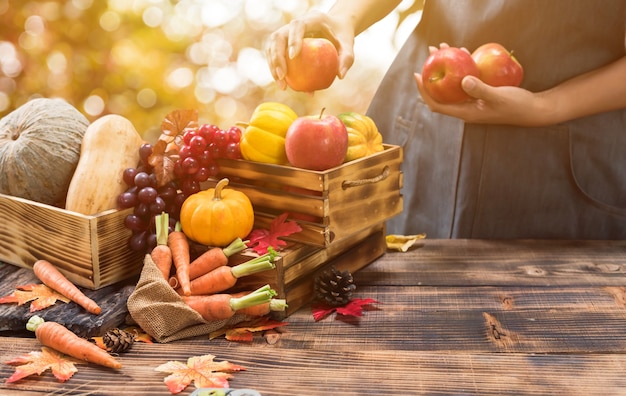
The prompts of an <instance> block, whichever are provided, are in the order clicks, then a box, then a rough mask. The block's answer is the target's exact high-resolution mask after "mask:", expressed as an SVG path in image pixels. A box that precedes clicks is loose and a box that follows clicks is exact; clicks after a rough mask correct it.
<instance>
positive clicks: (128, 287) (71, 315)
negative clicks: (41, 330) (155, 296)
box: [0, 263, 137, 338]
mask: <svg viewBox="0 0 626 396" xmlns="http://www.w3.org/2000/svg"><path fill="white" fill-rule="evenodd" d="M136 281H137V279H131V280H129V281H127V282H124V283H120V284H116V285H111V286H107V287H104V288H102V289H99V290H89V289H86V288H82V287H79V289H81V290H82V291H83V293H85V295H87V296H88V297H89V298H91V299H92V300H94V301H95V302H96V303H98V305H100V307H101V308H102V313H101V314H100V315H93V314H90V313H88V312H87V311H85V309H84V308H82V307H81V306H79V305H78V304H76V303H74V302H69V303H67V304H66V303H64V302H62V301H57V302H56V304H54V305H53V306H51V307H48V308H46V309H43V310H41V311H36V312H30V302H28V303H26V304H23V305H17V304H15V303H14V304H0V336H1V335H19V336H33V334H32V333H31V332H29V331H28V330H26V322H28V319H29V318H30V317H31V316H32V315H35V314H37V315H39V316H41V317H42V318H43V319H44V320H47V321H55V322H58V323H61V324H63V325H65V326H66V327H67V328H68V329H70V330H72V331H73V332H74V333H76V334H78V335H79V336H82V337H85V338H90V337H95V336H101V335H103V334H104V333H106V332H107V331H108V330H110V329H112V328H115V327H120V326H123V325H124V322H125V319H126V316H127V315H128V310H127V308H126V301H127V300H128V297H129V296H130V294H131V293H132V292H133V290H134V288H135V284H136ZM30 283H41V281H39V280H38V279H37V278H36V277H35V274H34V273H33V271H32V270H31V269H27V268H21V267H17V266H14V265H10V264H5V263H0V296H8V295H10V294H11V293H13V291H15V288H16V287H17V286H22V285H27V284H30Z"/></svg>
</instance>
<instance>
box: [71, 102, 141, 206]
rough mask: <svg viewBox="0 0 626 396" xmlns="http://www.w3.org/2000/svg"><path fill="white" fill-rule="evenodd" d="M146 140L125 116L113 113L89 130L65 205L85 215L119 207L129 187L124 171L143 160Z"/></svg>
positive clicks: (84, 138) (84, 139)
mask: <svg viewBox="0 0 626 396" xmlns="http://www.w3.org/2000/svg"><path fill="white" fill-rule="evenodd" d="M142 143H143V139H142V138H141V136H140V135H139V133H137V130H136V129H135V127H134V126H133V124H132V123H131V122H130V121H129V120H128V119H127V118H125V117H122V116H120V115H116V114H109V115H105V116H103V117H100V118H99V119H97V120H96V121H94V122H93V123H91V124H90V125H89V126H88V127H87V130H86V131H85V136H84V137H83V141H82V144H81V148H80V158H79V160H78V165H77V166H76V170H75V171H74V175H73V177H72V180H71V181H70V186H69V189H68V192H67V198H66V201H65V208H66V209H67V210H71V211H73V212H78V213H82V214H85V215H93V214H96V213H100V212H102V211H105V210H109V209H115V207H116V206H117V197H118V195H120V194H121V193H123V192H124V191H126V189H127V186H126V184H125V183H124V179H123V177H122V174H123V172H124V169H126V168H134V167H136V166H137V164H138V163H139V147H140V146H141V144H142Z"/></svg>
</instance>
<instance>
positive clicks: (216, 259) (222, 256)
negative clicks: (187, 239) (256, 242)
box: [189, 238, 247, 280]
mask: <svg viewBox="0 0 626 396" xmlns="http://www.w3.org/2000/svg"><path fill="white" fill-rule="evenodd" d="M246 247H247V246H246V242H245V241H242V240H241V238H237V239H235V240H234V241H232V242H231V243H230V245H228V246H226V247H225V248H219V247H214V248H211V249H209V250H207V251H206V252H204V253H202V254H201V255H200V256H198V257H197V258H196V259H194V260H193V261H192V262H191V264H189V280H194V279H196V278H197V277H199V276H201V275H204V274H206V273H208V272H211V271H213V270H214V269H216V268H218V267H223V266H225V265H227V264H228V258H229V257H230V256H232V255H233V254H237V253H239V252H241V251H243V250H244V249H245V248H246Z"/></svg>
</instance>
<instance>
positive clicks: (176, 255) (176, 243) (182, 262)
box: [167, 222, 191, 296]
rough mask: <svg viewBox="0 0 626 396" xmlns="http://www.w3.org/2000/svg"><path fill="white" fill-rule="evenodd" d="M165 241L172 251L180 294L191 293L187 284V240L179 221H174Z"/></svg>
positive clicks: (188, 258) (188, 259) (186, 294)
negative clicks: (174, 224) (172, 228)
mask: <svg viewBox="0 0 626 396" xmlns="http://www.w3.org/2000/svg"><path fill="white" fill-rule="evenodd" d="M167 243H168V246H169V247H170V250H171V251H172V261H173V262H174V267H176V278H177V279H178V283H179V284H180V288H181V290H182V294H183V295H184V296H188V295H190V294H191V288H190V284H189V261H190V257H189V240H187V236H186V235H185V234H184V233H183V231H182V230H181V228H180V222H177V223H176V228H175V229H174V231H173V232H171V233H170V234H169V235H168V237H167Z"/></svg>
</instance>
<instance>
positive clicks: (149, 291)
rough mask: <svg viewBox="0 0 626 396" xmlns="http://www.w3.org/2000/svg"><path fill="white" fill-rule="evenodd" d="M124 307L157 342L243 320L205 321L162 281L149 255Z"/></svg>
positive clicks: (236, 317)
mask: <svg viewBox="0 0 626 396" xmlns="http://www.w3.org/2000/svg"><path fill="white" fill-rule="evenodd" d="M127 305H128V312H129V313H130V315H131V316H132V318H133V320H135V322H137V324H138V325H139V326H141V328H142V329H143V330H144V331H145V332H146V333H148V334H149V335H150V336H152V337H153V338H154V339H155V340H156V341H158V342H170V341H175V340H181V339H183V338H189V337H196V336H200V335H206V334H209V333H211V332H212V331H215V330H219V329H221V328H222V327H224V326H230V325H234V324H237V323H239V322H242V321H243V320H244V319H245V316H243V315H235V316H233V317H232V318H230V319H227V320H219V321H212V322H207V321H206V320H204V319H203V318H202V316H200V314H198V313H197V312H196V311H195V310H193V309H192V308H190V307H189V306H188V305H187V304H186V303H185V302H184V301H183V299H182V298H181V297H180V296H179V295H178V293H176V292H175V291H174V289H172V287H171V286H170V285H169V284H168V283H167V281H166V280H165V279H163V275H161V272H160V271H159V269H158V268H157V267H156V265H155V264H154V262H153V261H152V259H151V258H150V255H149V254H147V255H146V257H145V258H144V265H143V269H142V271H141V276H140V277H139V281H138V282H137V286H136V287H135V290H134V291H133V293H132V294H131V295H130V297H128V302H127Z"/></svg>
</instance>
